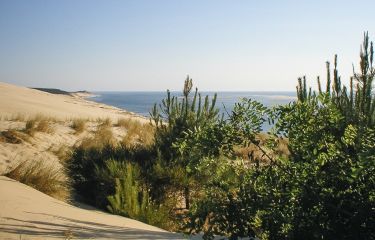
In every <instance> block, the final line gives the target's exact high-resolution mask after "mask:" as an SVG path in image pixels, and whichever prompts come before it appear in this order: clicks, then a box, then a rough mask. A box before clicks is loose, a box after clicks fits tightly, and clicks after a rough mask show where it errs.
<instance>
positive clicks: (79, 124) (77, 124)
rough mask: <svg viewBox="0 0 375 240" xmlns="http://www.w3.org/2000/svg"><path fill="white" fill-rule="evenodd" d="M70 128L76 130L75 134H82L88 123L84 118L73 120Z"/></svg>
mask: <svg viewBox="0 0 375 240" xmlns="http://www.w3.org/2000/svg"><path fill="white" fill-rule="evenodd" d="M70 127H71V128H73V129H74V130H75V134H80V133H82V132H84V131H85V130H86V127H87V126H86V121H85V120H84V119H82V118H77V119H73V121H72V125H71V126H70Z"/></svg>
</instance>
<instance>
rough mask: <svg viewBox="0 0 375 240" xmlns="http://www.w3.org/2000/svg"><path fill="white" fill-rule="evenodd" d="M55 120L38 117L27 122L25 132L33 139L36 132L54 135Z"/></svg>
mask: <svg viewBox="0 0 375 240" xmlns="http://www.w3.org/2000/svg"><path fill="white" fill-rule="evenodd" d="M52 122H55V119H53V118H49V117H45V116H42V115H36V116H35V117H34V118H30V119H28V120H27V121H26V124H25V129H24V132H25V133H27V134H28V135H30V136H31V137H33V136H34V135H35V133H36V132H44V133H53V132H54V128H53V126H52V125H51V123H52Z"/></svg>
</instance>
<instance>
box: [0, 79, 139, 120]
mask: <svg viewBox="0 0 375 240" xmlns="http://www.w3.org/2000/svg"><path fill="white" fill-rule="evenodd" d="M77 96H78V95H77ZM0 113H1V115H2V116H3V117H4V116H8V117H11V116H16V115H18V114H21V115H25V116H34V115H37V114H41V115H45V116H51V117H54V118H57V119H60V120H65V119H70V118H90V119H96V118H107V117H109V118H112V119H117V118H123V117H135V118H138V119H140V120H142V121H145V120H146V119H145V118H143V117H141V116H138V115H135V114H134V113H131V112H127V111H124V110H122V109H119V108H116V107H112V106H108V105H105V104H99V103H95V102H92V101H88V100H85V99H83V98H81V97H73V96H67V95H61V94H51V93H47V92H42V91H39V90H35V89H30V88H26V87H20V86H15V85H12V84H8V83H2V82H0Z"/></svg>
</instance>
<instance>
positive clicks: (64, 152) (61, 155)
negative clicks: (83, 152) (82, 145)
mask: <svg viewBox="0 0 375 240" xmlns="http://www.w3.org/2000/svg"><path fill="white" fill-rule="evenodd" d="M51 152H52V153H53V154H55V156H56V157H57V158H58V159H59V161H60V162H61V163H64V162H65V161H66V160H68V159H69V158H70V156H71V149H70V148H69V147H68V146H66V145H64V144H62V145H60V146H58V147H57V148H55V149H52V150H51Z"/></svg>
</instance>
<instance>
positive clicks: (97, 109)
mask: <svg viewBox="0 0 375 240" xmlns="http://www.w3.org/2000/svg"><path fill="white" fill-rule="evenodd" d="M0 93H1V94H0V113H1V115H0V175H3V176H1V177H0V203H1V204H0V206H1V207H0V223H1V226H0V239H61V238H65V239H87V238H95V239H170V238H173V239H176V238H180V237H181V235H175V234H171V233H168V232H166V231H164V230H161V229H159V228H156V227H152V226H150V225H147V224H144V223H141V222H138V221H135V220H131V219H129V218H125V217H120V216H115V215H110V214H107V213H104V212H101V211H99V210H97V209H94V208H92V207H88V206H84V207H82V205H81V204H79V203H78V202H77V200H76V199H75V196H74V195H75V193H73V191H72V189H71V187H70V183H69V182H70V181H69V177H68V176H67V175H66V171H65V169H64V165H65V163H66V161H67V159H68V158H69V156H70V154H71V150H72V149H73V148H74V147H75V146H77V145H82V144H87V145H89V144H92V143H93V142H100V141H103V142H106V143H110V142H116V143H122V142H125V141H126V142H127V143H129V142H131V141H134V142H140V141H141V140H139V138H140V137H143V138H144V139H147V137H146V135H147V133H143V132H141V130H142V129H147V126H146V125H145V124H148V121H147V120H146V119H145V118H143V117H140V116H136V115H134V114H132V113H130V112H126V111H123V110H120V109H117V108H114V107H111V106H107V105H104V104H97V103H94V102H91V101H88V100H85V99H83V98H81V97H80V96H77V95H74V96H69V95H61V94H51V93H46V92H42V91H39V90H35V89H29V88H25V87H19V86H15V85H11V84H7V83H0ZM84 95H85V96H86V95H87V94H86V93H85V94H84ZM8 177H9V178H8ZM14 179H15V180H14ZM20 182H22V183H25V184H27V185H29V186H31V187H32V188H31V187H29V186H26V185H24V184H22V183H20ZM33 188H34V189H33ZM38 190H39V191H38ZM42 192H43V193H42ZM46 194H48V195H50V196H52V197H50V196H47V195H46ZM58 199H59V200H58ZM60 200H62V201H60ZM70 204H74V205H76V206H72V205H70Z"/></svg>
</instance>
